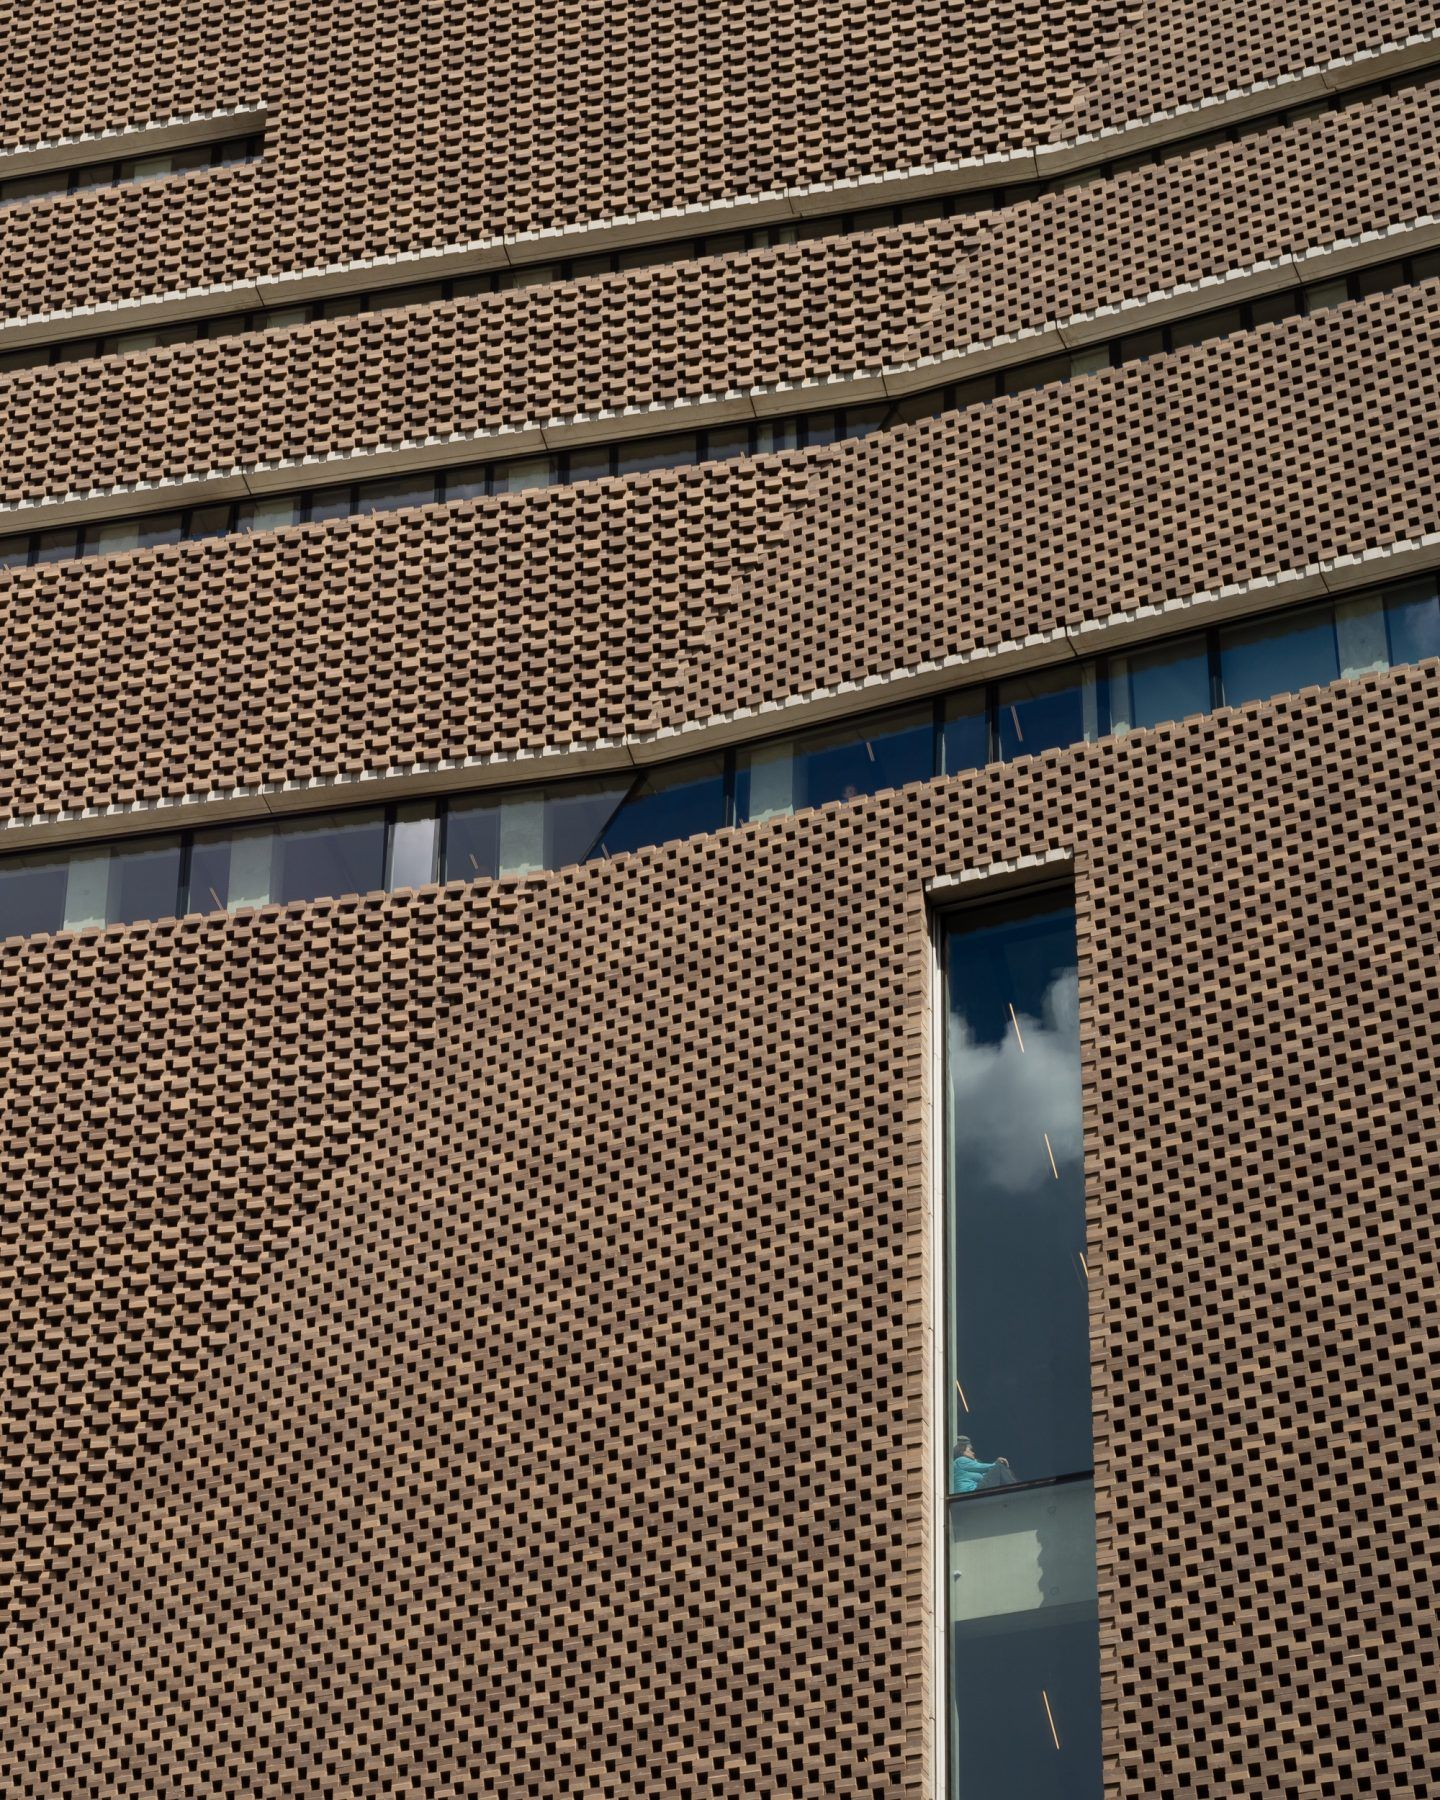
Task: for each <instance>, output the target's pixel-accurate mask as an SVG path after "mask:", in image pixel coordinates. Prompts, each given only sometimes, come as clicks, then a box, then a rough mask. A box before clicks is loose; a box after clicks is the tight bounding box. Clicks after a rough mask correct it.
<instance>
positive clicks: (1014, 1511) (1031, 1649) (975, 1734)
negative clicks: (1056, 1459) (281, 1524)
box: [948, 1481, 1102, 1800]
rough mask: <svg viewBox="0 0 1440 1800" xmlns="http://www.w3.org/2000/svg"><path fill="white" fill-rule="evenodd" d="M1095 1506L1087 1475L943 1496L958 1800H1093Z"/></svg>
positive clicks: (1096, 1770) (1097, 1775)
mask: <svg viewBox="0 0 1440 1800" xmlns="http://www.w3.org/2000/svg"><path fill="white" fill-rule="evenodd" d="M1094 1507H1095V1502H1094V1492H1093V1488H1092V1485H1091V1483H1090V1482H1089V1481H1078V1482H1066V1483H1063V1484H1062V1485H1060V1486H1057V1487H1045V1488H1038V1489H1033V1488H1032V1489H1029V1490H1026V1491H1022V1492H1018V1493H1017V1492H1014V1491H1012V1492H1010V1493H1006V1492H1004V1491H1003V1490H1002V1491H999V1492H996V1493H993V1494H978V1495H976V1496H975V1497H974V1498H973V1499H969V1500H957V1501H952V1502H951V1503H950V1507H949V1514H950V1545H949V1567H948V1585H949V1590H950V1591H949V1603H950V1658H949V1663H950V1669H949V1675H950V1680H949V1689H950V1755H951V1764H952V1779H951V1791H952V1793H953V1794H954V1795H955V1796H956V1800H992V1797H993V1796H994V1795H996V1794H1014V1795H1023V1796H1024V1800H1099V1795H1100V1793H1101V1789H1102V1782H1101V1767H1102V1765H1101V1755H1100V1639H1099V1631H1098V1627H1097V1611H1098V1609H1097V1604H1096V1592H1095V1514H1094Z"/></svg>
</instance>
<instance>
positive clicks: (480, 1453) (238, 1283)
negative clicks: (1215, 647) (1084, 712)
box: [0, 664, 1440, 1800]
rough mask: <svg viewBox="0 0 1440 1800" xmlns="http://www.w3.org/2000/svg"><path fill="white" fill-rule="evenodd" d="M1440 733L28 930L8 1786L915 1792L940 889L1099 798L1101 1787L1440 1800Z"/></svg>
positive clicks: (1209, 724) (1198, 739)
mask: <svg viewBox="0 0 1440 1800" xmlns="http://www.w3.org/2000/svg"><path fill="white" fill-rule="evenodd" d="M1437 719H1440V680H1437V672H1436V668H1435V666H1434V665H1433V664H1431V665H1424V666H1421V667H1418V668H1414V669H1409V670H1404V671H1397V672H1394V673H1392V674H1390V675H1387V676H1383V677H1371V678H1367V679H1366V680H1364V681H1360V682H1352V683H1347V684H1343V685H1341V686H1339V687H1337V688H1334V689H1330V690H1327V691H1325V692H1315V691H1312V692H1311V693H1309V694H1307V695H1304V696H1302V697H1300V698H1297V699H1292V700H1285V701H1280V702H1277V703H1275V704H1273V705H1269V706H1253V707H1250V708H1247V709H1245V710H1244V711H1243V712H1240V713H1234V712H1225V713H1220V714H1217V715H1215V716H1213V717H1210V718H1206V719H1202V720H1198V721H1195V722H1193V723H1191V724H1189V725H1185V726H1176V727H1170V728H1166V729H1164V730H1161V731H1157V732H1154V733H1141V734H1136V735H1134V736H1132V737H1131V738H1129V739H1127V740H1124V741H1122V742H1118V743H1113V742H1112V743H1108V744H1102V745H1099V746H1092V747H1089V748H1081V749H1077V750H1073V751H1067V752H1063V753H1060V752H1057V753H1053V754H1050V755H1048V756H1045V757H1042V758H1039V759H1036V760H1033V761H1026V762H1021V763H1017V764H1012V765H1008V766H1005V767H1003V768H994V769H990V770H987V771H984V772H980V773H976V774H972V775H968V776H964V777H957V778H954V779H951V780H949V781H946V782H942V783H937V784H931V785H927V786H924V787H920V788H916V789H912V790H909V791H908V792H906V793H904V794H902V795H890V796H880V797H878V798H876V799H874V800H871V801H866V802H863V803H859V804H854V805H851V806H849V807H830V808H827V809H825V810H823V811H822V812H820V813H816V814H811V815H808V816H805V817H801V818H796V819H788V820H782V821H775V822H773V823H771V824H768V825H762V826H752V827H746V828H744V829H742V830H739V831H735V832H731V833H727V834H724V835H722V836H721V837H719V838H711V839H704V840H698V841H695V842H692V843H689V844H684V845H677V846H672V847H670V848H667V849H663V850H657V851H652V852H645V853H641V854H639V855H636V856H632V857H622V858H618V859H616V860H615V861H614V862H613V863H611V864H606V865H601V866H591V867H589V868H586V869H583V870H574V871H567V872H563V873H558V874H554V875H546V876H537V877H532V878H529V879H526V880H520V881H507V882H501V883H497V884H480V885H475V886H468V887H456V888H450V889H446V890H443V891H436V890H430V891H427V892H424V893H422V894H420V895H417V896H414V897H410V898H371V899H368V900H362V901H352V902H346V903H339V904H334V905H329V904H320V905H312V906H305V907H295V908H290V909H288V910H281V909H278V908H272V909H267V910H266V911H264V912H262V913H260V914H258V915H255V916H252V917H242V918H236V919H229V920H227V919H223V918H216V919H209V920H187V921H184V922H181V923H169V924H163V925H156V926H153V927H143V928H142V927H133V928H127V929H122V930H112V931H109V932H106V933H103V934H93V933H92V934H89V935H86V936H84V937H80V938H70V939H66V938H57V939H53V940H40V941H37V942H34V943H31V944H28V945H24V946H11V947H10V948H9V949H8V950H7V951H6V952H5V955H4V961H3V973H0V1007H3V1016H4V1020H5V1032H4V1040H5V1042H6V1044H7V1046H8V1057H9V1063H10V1070H11V1079H10V1082H9V1084H8V1094H9V1106H8V1108H7V1116H6V1134H5V1138H4V1141H3V1146H0V1154H3V1156H4V1158H5V1164H6V1174H7V1177H8V1178H9V1183H10V1184H11V1192H12V1194H13V1195H14V1203H13V1210H12V1212H11V1214H10V1227H9V1230H8V1232H7V1234H6V1240H5V1253H6V1261H7V1265H8V1267H7V1273H6V1281H5V1284H4V1292H5V1294H6V1296H7V1310H8V1311H9V1314H10V1316H9V1318H8V1319H7V1321H6V1335H7V1342H8V1343H9V1345H10V1346H11V1350H12V1354H13V1362H12V1382H13V1386H12V1390H11V1398H10V1402H9V1416H10V1419H11V1431H12V1436H11V1457H12V1462H13V1466H14V1469H15V1473H16V1474H17V1476H18V1477H19V1481H20V1490H19V1491H20V1496H21V1504H20V1508H19V1511H18V1517H17V1522H18V1524H19V1527H20V1532H19V1550H18V1557H17V1561H16V1565H15V1574H14V1576H13V1583H14V1585H13V1588H12V1590H11V1591H12V1594H13V1595H14V1596H15V1603H14V1608H13V1610H12V1612H11V1613H10V1615H9V1617H10V1626H9V1637H8V1642H9V1646H10V1657H11V1662H10V1664H9V1669H8V1682H9V1692H10V1694H11V1704H10V1708H9V1723H8V1725H7V1727H6V1729H7V1731H8V1732H9V1733H10V1747H9V1750H8V1754H7V1755H6V1756H5V1757H4V1758H3V1759H0V1768H3V1770H4V1773H3V1774H0V1792H3V1793H5V1794H7V1795H10V1794H14V1795H16V1796H20V1795H24V1796H26V1797H27V1800H28V1797H29V1796H34V1795H41V1794H43V1795H46V1796H54V1795H60V1794H75V1795H78V1794H87V1795H89V1794H104V1795H106V1796H107V1797H116V1800H118V1797H119V1796H129V1795H139V1794H142V1793H145V1794H150V1793H155V1792H164V1793H178V1792H182V1791H188V1790H189V1789H191V1788H193V1789H194V1790H195V1791H198V1792H203V1793H211V1794H232V1793H233V1794H240V1793H246V1794H253V1795H263V1796H267V1797H268V1796H276V1795H292V1794H293V1795H300V1794H313V1793H315V1792H334V1793H344V1794H347V1795H368V1794H376V1795H378V1794H381V1793H389V1792H400V1793H407V1794H411V1793H413V1794H420V1793H433V1794H450V1793H454V1794H459V1793H465V1794H477V1793H492V1792H493V1793H496V1794H514V1793H519V1792H531V1793H535V1794H538V1795H552V1794H554V1795H561V1794H569V1793H574V1792H576V1791H584V1792H587V1793H614V1794H616V1795H620V1794H625V1795H641V1794H651V1793H653V1794H660V1793H673V1792H675V1791H676V1790H677V1788H678V1789H679V1790H680V1791H694V1792H700V1791H704V1792H707V1793H721V1794H735V1795H741V1794H746V1793H752V1792H770V1793H774V1792H784V1793H793V1794H817V1795H819V1794H829V1793H836V1792H840V1793H850V1794H875V1795H880V1794H885V1795H894V1794H897V1793H914V1794H919V1793H921V1792H923V1791H924V1787H923V1783H924V1778H925V1769H926V1759H927V1750H926V1745H927V1734H926V1727H925V1718H924V1712H925V1697H926V1674H927V1671H926V1661H925V1658H926V1643H927V1637H926V1629H927V1606H928V1592H929V1586H928V1583H929V1574H928V1570H929V1564H928V1555H929V1546H928V1536H927V1533H928V1518H929V1507H930V1502H929V1498H928V1493H927V1466H926V1463H925V1460H924V1421H925V1412H926V1402H927V1390H926V1386H925V1375H924V1360H923V1354H922V1350H923V1327H924V1318H925V1294H926V1291H927V1289H926V1284H927V1281H928V1273H927V1262H926V1258H927V1240H926V1230H925V1209H926V1182H927V1178H928V1168H927V1159H926V1154H925V1141H926V1140H925V1111H924V1109H925V1093H924V1084H925V1071H926V1057H925V1037H926V1029H925V1021H926V995H925V988H926V972H927V950H926V943H925V936H924V898H923V895H924V886H925V883H926V882H927V880H929V879H931V878H933V877H935V876H939V875H945V874H955V873H958V872H960V871H962V870H964V869H967V868H973V867H978V866H983V865H986V864H988V863H990V862H992V861H994V860H996V859H999V858H1013V857H1015V856H1018V855H1023V854H1031V853H1040V852H1046V851H1053V850H1057V849H1063V850H1070V851H1072V852H1073V854H1074V857H1075V869H1076V881H1077V887H1078V895H1079V903H1080V938H1081V982H1082V1003H1083V1019H1082V1025H1083V1038H1084V1054H1085V1084H1086V1130H1087V1159H1088V1165H1089V1206H1090V1216H1091V1244H1090V1251H1089V1260H1090V1261H1091V1264H1092V1267H1093V1268H1094V1270H1095V1271H1096V1275H1097V1299H1096V1309H1095V1314H1094V1320H1095V1328H1094V1357H1095V1379H1096V1393H1097V1407H1098V1417H1097V1463H1098V1484H1097V1485H1098V1506H1099V1517H1100V1535H1101V1607H1102V1621H1103V1632H1104V1669H1105V1691H1106V1704H1107V1720H1106V1725H1107V1759H1108V1772H1109V1783H1110V1791H1111V1793H1112V1794H1114V1795H1115V1796H1119V1795H1122V1794H1123V1795H1126V1796H1136V1797H1138V1796H1140V1795H1143V1794H1146V1793H1151V1792H1163V1793H1176V1792H1188V1793H1197V1794H1213V1795H1219V1794H1222V1793H1223V1794H1226V1795H1230V1794H1245V1795H1256V1796H1259V1795H1262V1794H1264V1795H1272V1794H1277V1793H1279V1794H1285V1795H1295V1796H1301V1795H1304V1796H1310V1795H1314V1794H1320V1793H1327V1792H1331V1793H1345V1794H1372V1793H1373V1794H1377V1795H1378V1794H1386V1795H1395V1794H1410V1793H1413V1794H1420V1793H1422V1792H1424V1791H1425V1783H1426V1781H1427V1780H1428V1776H1427V1774H1426V1772H1425V1771H1426V1770H1427V1768H1428V1767H1429V1766H1430V1764H1431V1763H1433V1759H1434V1757H1435V1755H1436V1753H1437V1749H1440V1741H1437V1728H1436V1726H1435V1724H1434V1721H1433V1719H1431V1718H1430V1717H1429V1716H1428V1714H1427V1711H1426V1708H1427V1707H1428V1706H1429V1705H1430V1702H1429V1700H1428V1699H1427V1697H1426V1691H1425V1681H1426V1668H1427V1657H1428V1652H1427V1651H1426V1649H1425V1644H1424V1634H1425V1631H1426V1629H1427V1628H1426V1625H1425V1618H1426V1615H1427V1610H1428V1607H1429V1606H1430V1605H1431V1604H1433V1593H1432V1592H1431V1591H1430V1577H1429V1575H1428V1573H1427V1570H1428V1561H1427V1555H1426V1551H1427V1544H1428V1534H1429V1530H1430V1525H1429V1517H1430V1515H1429V1510H1428V1508H1429V1506H1430V1504H1431V1498H1427V1496H1431V1495H1432V1489H1431V1477H1430V1474H1429V1472H1428V1471H1429V1467H1430V1462H1431V1459H1430V1457H1429V1451H1428V1444H1429V1440H1430V1438H1431V1436H1432V1435H1433V1420H1434V1417H1435V1400H1436V1394H1435V1382H1436V1367H1435V1359H1434V1356H1433V1351H1432V1347H1431V1344H1430V1338H1431V1336H1433V1330H1432V1326H1433V1314H1434V1307H1435V1297H1434V1296H1435V1280H1434V1267H1433V1249H1432V1246H1431V1244H1430V1235H1431V1234H1430V1229H1429V1218H1428V1195H1429V1193H1430V1191H1431V1189H1432V1188H1433V1185H1434V1179H1435V1172H1436V1165H1437V1158H1440V1134H1437V1128H1436V1123H1435V1119H1434V1116H1433V1107H1431V1106H1430V1105H1429V1100H1428V1096H1429V1093H1430V1090H1431V1087H1432V1085H1433V1079H1432V1077H1433V1068H1434V1059H1435V1053H1436V1048H1437V1045H1436V1036H1437V1023H1436V1021H1437V1019H1440V988H1437V982H1436V976H1435V969H1434V957H1433V954H1432V951H1433V944H1434V938H1435V931H1436V926H1437V918H1436V908H1435V901H1434V893H1435V887H1436V883H1435V877H1436V874H1437V859H1440V850H1437V843H1440V838H1437V829H1436V827H1437V813H1436V806H1435V803H1434V800H1433V794H1434V792H1435V782H1436V776H1437V772H1440V771H1437V768H1436V755H1435V749H1434V745H1435V725H1436V721H1437ZM1337 1470H1339V1471H1343V1473H1340V1474H1337Z"/></svg>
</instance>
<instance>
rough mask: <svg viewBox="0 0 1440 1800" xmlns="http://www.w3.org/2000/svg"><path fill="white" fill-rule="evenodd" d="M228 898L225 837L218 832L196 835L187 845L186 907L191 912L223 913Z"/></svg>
mask: <svg viewBox="0 0 1440 1800" xmlns="http://www.w3.org/2000/svg"><path fill="white" fill-rule="evenodd" d="M229 898H230V838H229V835H228V833H226V832H218V831H217V832H210V833H208V834H207V833H203V832H201V833H197V834H196V837H195V841H194V843H193V844H192V845H191V846H190V887H189V892H188V895H187V898H186V902H185V904H186V907H187V909H188V910H189V911H190V912H192V913H208V912H224V910H225V908H226V906H227V905H228V903H229Z"/></svg>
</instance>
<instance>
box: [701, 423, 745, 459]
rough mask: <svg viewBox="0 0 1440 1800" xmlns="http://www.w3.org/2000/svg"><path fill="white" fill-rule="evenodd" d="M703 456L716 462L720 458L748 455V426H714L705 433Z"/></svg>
mask: <svg viewBox="0 0 1440 1800" xmlns="http://www.w3.org/2000/svg"><path fill="white" fill-rule="evenodd" d="M705 454H706V455H707V456H711V457H714V458H715V460H716V461H717V462H718V461H719V460H720V459H721V458H722V457H730V456H748V455H749V454H750V427H749V426H748V425H716V426H714V427H713V428H712V429H711V430H709V431H707V432H706V433H705Z"/></svg>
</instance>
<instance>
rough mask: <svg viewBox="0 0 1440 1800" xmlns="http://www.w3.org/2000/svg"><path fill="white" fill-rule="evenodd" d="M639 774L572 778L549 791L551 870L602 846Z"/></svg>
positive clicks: (547, 844)
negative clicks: (561, 785) (604, 836)
mask: <svg viewBox="0 0 1440 1800" xmlns="http://www.w3.org/2000/svg"><path fill="white" fill-rule="evenodd" d="M634 780H635V777H634V775H633V774H632V773H630V772H629V771H628V770H627V771H625V772H624V773H622V774H619V775H602V776H600V777H599V778H598V779H596V780H594V781H570V782H567V783H566V784H565V785H564V786H563V787H553V788H546V790H545V856H544V866H545V867H546V868H547V869H563V868H566V867H568V866H569V865H570V864H571V863H581V862H585V861H586V860H587V859H588V858H589V857H590V856H591V854H592V853H593V852H594V851H595V850H596V849H597V848H598V846H599V841H600V837H601V835H602V833H603V832H604V830H605V827H606V826H607V825H608V824H609V823H610V820H611V819H612V818H613V817H614V815H615V813H616V812H617V811H618V810H619V808H620V806H621V803H622V802H623V801H624V799H625V796H626V795H627V794H628V793H629V792H630V789H631V787H632V785H633V784H634Z"/></svg>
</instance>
